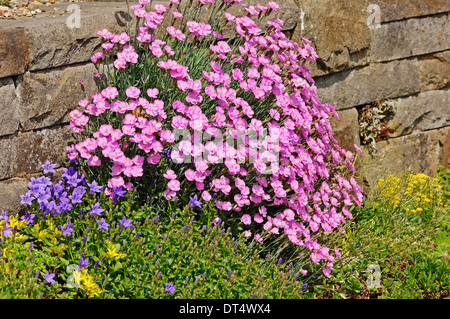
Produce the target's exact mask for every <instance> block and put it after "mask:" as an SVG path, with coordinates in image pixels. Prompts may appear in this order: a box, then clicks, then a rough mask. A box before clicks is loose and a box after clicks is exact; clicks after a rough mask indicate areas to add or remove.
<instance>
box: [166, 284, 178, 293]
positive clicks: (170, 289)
mask: <svg viewBox="0 0 450 319" xmlns="http://www.w3.org/2000/svg"><path fill="white" fill-rule="evenodd" d="M164 285H165V286H166V288H164V292H167V293H171V294H172V295H173V294H174V292H175V290H177V289H176V288H175V287H174V286H173V284H172V283H165V284H164Z"/></svg>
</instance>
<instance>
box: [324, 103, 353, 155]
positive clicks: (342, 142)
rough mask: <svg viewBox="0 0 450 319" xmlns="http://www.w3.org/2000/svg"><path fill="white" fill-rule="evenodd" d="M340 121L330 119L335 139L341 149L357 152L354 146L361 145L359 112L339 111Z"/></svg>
mask: <svg viewBox="0 0 450 319" xmlns="http://www.w3.org/2000/svg"><path fill="white" fill-rule="evenodd" d="M338 115H339V120H338V119H336V118H334V117H332V118H331V119H330V123H331V127H332V128H333V133H334V138H335V139H336V140H337V141H338V144H339V146H340V147H342V148H344V149H346V150H349V151H351V152H354V151H355V148H354V146H353V144H356V145H357V146H359V145H360V137H359V122H358V111H357V110H356V109H355V108H351V109H346V110H342V111H338Z"/></svg>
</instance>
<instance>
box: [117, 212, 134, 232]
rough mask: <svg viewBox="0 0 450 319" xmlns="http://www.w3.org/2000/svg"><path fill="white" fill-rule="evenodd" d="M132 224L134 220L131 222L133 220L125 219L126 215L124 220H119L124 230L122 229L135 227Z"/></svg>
mask: <svg viewBox="0 0 450 319" xmlns="http://www.w3.org/2000/svg"><path fill="white" fill-rule="evenodd" d="M131 222H132V220H131V219H127V218H126V217H125V215H124V216H123V218H122V219H121V220H119V223H120V228H121V229H122V228H127V227H131V226H133V225H132V224H131Z"/></svg>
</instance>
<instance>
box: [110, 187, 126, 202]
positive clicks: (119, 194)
mask: <svg viewBox="0 0 450 319" xmlns="http://www.w3.org/2000/svg"><path fill="white" fill-rule="evenodd" d="M113 192H114V197H113V203H115V202H116V201H117V200H118V199H119V198H120V197H123V195H125V193H126V192H127V191H126V190H122V186H119V187H113Z"/></svg>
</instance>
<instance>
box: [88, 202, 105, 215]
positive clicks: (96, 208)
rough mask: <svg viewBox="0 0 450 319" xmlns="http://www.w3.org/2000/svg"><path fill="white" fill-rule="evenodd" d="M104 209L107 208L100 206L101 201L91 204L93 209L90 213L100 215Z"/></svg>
mask: <svg viewBox="0 0 450 319" xmlns="http://www.w3.org/2000/svg"><path fill="white" fill-rule="evenodd" d="M104 211H105V210H104V209H103V208H101V207H100V203H95V204H94V205H92V206H91V210H90V211H89V214H90V215H97V216H100V215H101V214H102V212H104Z"/></svg>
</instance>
